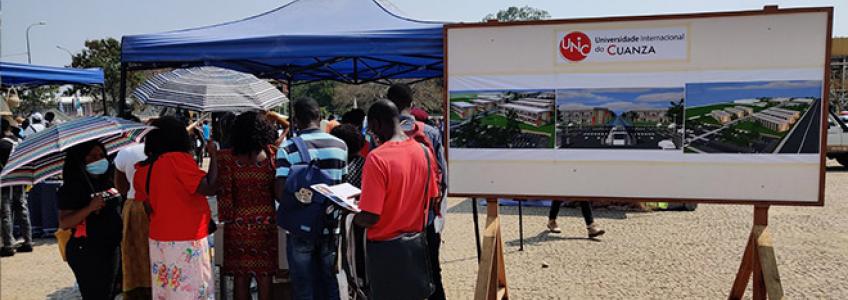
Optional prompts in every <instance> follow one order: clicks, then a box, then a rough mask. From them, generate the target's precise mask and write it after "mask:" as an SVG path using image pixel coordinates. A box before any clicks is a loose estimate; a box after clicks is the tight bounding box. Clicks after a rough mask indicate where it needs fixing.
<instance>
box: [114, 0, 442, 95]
mask: <svg viewBox="0 0 848 300" xmlns="http://www.w3.org/2000/svg"><path fill="white" fill-rule="evenodd" d="M378 1H381V0H295V1H293V2H291V3H288V4H286V5H284V6H282V7H279V8H277V9H274V10H272V11H269V12H266V13H263V14H260V15H257V16H253V17H250V18H246V19H243V20H239V21H234V22H228V23H223V24H218V25H212V26H206V27H199V28H193V29H185V30H177V31H170V32H164V33H155V34H143V35H132V36H124V37H123V41H122V44H121V46H122V49H121V61H122V62H125V63H129V66H130V68H131V69H146V68H156V67H187V66H192V65H216V66H221V67H226V68H230V69H235V70H239V71H244V72H249V73H253V74H256V75H259V76H262V77H273V78H278V79H292V80H296V81H301V80H303V81H312V80H327V79H329V80H338V81H342V82H348V83H363V82H369V81H375V80H379V79H385V78H430V77H439V76H442V66H443V65H442V59H443V37H442V25H443V23H438V22H425V21H417V20H412V19H409V18H405V17H401V16H399V15H398V14H396V13H394V12H392V10H391V9H392V8H391V5H390V4H388V3H383V2H378Z"/></svg>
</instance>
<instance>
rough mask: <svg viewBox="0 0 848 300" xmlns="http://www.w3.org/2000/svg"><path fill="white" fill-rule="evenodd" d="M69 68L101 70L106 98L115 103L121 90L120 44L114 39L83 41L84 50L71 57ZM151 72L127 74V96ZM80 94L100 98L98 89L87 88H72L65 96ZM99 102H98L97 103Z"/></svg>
mask: <svg viewBox="0 0 848 300" xmlns="http://www.w3.org/2000/svg"><path fill="white" fill-rule="evenodd" d="M71 67H74V68H102V69H103V75H104V77H105V80H106V81H105V87H106V98H107V100H110V101H112V102H113V103H117V102H116V101H115V99H118V98H119V97H120V88H121V42H119V41H118V40H116V39H114V38H105V39H99V40H87V41H85V49H83V50H82V51H80V52H79V53H77V54H74V55H73V58H72V61H71ZM150 74H151V72H127V96H128V97H129V94H131V93H132V91H133V90H135V88H136V87H137V86H138V85H139V84H140V83H141V82H143V81H144V80H145V79H147V77H148V76H150ZM77 90H79V91H81V94H84V95H85V94H88V95H92V96H94V97H96V98H98V99H99V98H100V89H99V88H92V87H87V86H74V88H72V89H70V90H67V91H66V92H65V94H66V95H72V94H74V93H76V91H77ZM97 102H100V101H97Z"/></svg>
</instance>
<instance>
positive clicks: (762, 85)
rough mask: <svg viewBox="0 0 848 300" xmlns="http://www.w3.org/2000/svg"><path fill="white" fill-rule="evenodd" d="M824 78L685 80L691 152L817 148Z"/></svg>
mask: <svg viewBox="0 0 848 300" xmlns="http://www.w3.org/2000/svg"><path fill="white" fill-rule="evenodd" d="M821 93H822V82H821V81H818V80H812V81H760V82H730V83H695V84H687V85H686V104H687V107H686V111H685V119H686V126H685V139H684V140H685V151H686V152H687V153H818V151H819V131H820V128H821V126H820V125H821V101H820V100H821Z"/></svg>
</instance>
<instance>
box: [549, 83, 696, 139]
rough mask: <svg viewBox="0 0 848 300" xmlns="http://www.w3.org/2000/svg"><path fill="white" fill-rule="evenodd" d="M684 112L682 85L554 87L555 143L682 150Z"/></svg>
mask: <svg viewBox="0 0 848 300" xmlns="http://www.w3.org/2000/svg"><path fill="white" fill-rule="evenodd" d="M682 115H683V89H682V88H626V89H613V88H603V89H567V90H557V148H589V149H658V150H660V149H664V150H676V149H680V147H681V145H682V135H681V128H682V126H681V125H682V124H681V123H682Z"/></svg>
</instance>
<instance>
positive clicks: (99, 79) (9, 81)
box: [0, 62, 107, 114]
mask: <svg viewBox="0 0 848 300" xmlns="http://www.w3.org/2000/svg"><path fill="white" fill-rule="evenodd" d="M104 81H105V80H104V77H103V69H100V68H90V69H75V68H58V67H47V66H36V65H27V64H18V63H10V62H0V84H2V85H3V86H23V87H32V86H39V85H49V84H81V85H92V86H99V87H100V91H101V96H102V98H103V114H106V112H107V111H106V110H107V105H106V89H105V88H104V84H103V83H104Z"/></svg>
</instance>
